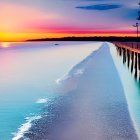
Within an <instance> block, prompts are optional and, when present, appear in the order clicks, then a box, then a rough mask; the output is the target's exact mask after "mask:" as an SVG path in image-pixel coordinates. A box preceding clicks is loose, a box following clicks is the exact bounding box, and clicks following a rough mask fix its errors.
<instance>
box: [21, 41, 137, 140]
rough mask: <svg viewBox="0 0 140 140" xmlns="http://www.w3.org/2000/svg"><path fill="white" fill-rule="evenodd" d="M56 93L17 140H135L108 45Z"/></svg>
mask: <svg viewBox="0 0 140 140" xmlns="http://www.w3.org/2000/svg"><path fill="white" fill-rule="evenodd" d="M77 55H78V54H77ZM58 91H59V93H58V95H59V96H58V97H56V98H55V99H53V100H51V101H50V102H48V104H47V105H46V107H45V108H44V110H43V112H44V113H43V114H42V118H41V119H39V120H36V121H34V122H33V124H32V127H31V129H30V130H29V131H28V132H27V133H26V134H25V135H24V138H21V139H20V140H25V139H26V138H29V139H30V140H138V138H137V135H136V132H135V129H134V127H133V122H132V120H131V118H130V115H129V111H128V106H127V102H126V99H125V96H124V91H123V87H122V84H121V81H120V79H119V76H118V72H117V70H116V68H115V65H114V63H113V60H112V57H111V54H110V50H109V46H108V44H106V43H103V45H102V47H101V48H100V49H99V50H97V51H95V52H93V53H92V54H91V55H90V56H88V57H87V58H86V59H85V60H83V61H82V62H81V63H79V64H78V65H76V66H75V67H73V69H72V70H71V71H70V72H69V73H68V75H67V76H66V79H63V80H60V82H59V89H58Z"/></svg>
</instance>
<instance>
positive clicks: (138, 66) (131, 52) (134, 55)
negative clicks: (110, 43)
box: [114, 42, 140, 81]
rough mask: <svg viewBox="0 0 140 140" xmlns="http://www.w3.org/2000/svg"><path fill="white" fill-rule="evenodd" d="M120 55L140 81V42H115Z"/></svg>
mask: <svg viewBox="0 0 140 140" xmlns="http://www.w3.org/2000/svg"><path fill="white" fill-rule="evenodd" d="M114 44H115V46H116V49H117V52H118V55H119V56H121V57H122V60H123V63H124V64H126V65H127V67H128V68H129V69H130V71H131V73H132V74H133V75H134V77H135V79H136V80H138V81H140V43H137V42H129V43H128V42H115V43H114Z"/></svg>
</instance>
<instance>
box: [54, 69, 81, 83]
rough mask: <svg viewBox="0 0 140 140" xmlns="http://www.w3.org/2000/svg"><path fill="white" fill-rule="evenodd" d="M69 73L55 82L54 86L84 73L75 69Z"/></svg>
mask: <svg viewBox="0 0 140 140" xmlns="http://www.w3.org/2000/svg"><path fill="white" fill-rule="evenodd" d="M70 72H71V71H70ZM70 72H69V73H68V74H66V75H64V76H63V77H61V78H59V79H57V80H55V82H56V84H61V83H63V81H65V80H68V79H69V78H71V77H72V76H79V75H82V74H83V73H84V69H76V70H75V71H74V72H73V73H70Z"/></svg>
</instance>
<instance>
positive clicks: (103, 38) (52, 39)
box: [26, 37, 140, 42]
mask: <svg viewBox="0 0 140 140" xmlns="http://www.w3.org/2000/svg"><path fill="white" fill-rule="evenodd" d="M26 41H27V42H29V41H111V42H114V41H120V42H140V37H139V38H137V37H63V38H41V39H30V40H26Z"/></svg>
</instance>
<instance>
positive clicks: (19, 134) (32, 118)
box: [12, 116, 41, 140]
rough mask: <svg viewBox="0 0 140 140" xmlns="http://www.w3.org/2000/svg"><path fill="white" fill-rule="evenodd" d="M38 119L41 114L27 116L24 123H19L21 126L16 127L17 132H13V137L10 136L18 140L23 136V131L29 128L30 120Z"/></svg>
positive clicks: (13, 139)
mask: <svg viewBox="0 0 140 140" xmlns="http://www.w3.org/2000/svg"><path fill="white" fill-rule="evenodd" d="M38 119H41V116H34V117H27V118H26V123H24V124H22V125H21V127H20V128H19V129H18V132H17V133H15V134H14V138H12V140H19V139H20V138H22V137H23V136H24V133H25V132H27V131H28V130H29V129H30V128H31V126H32V121H34V120H38Z"/></svg>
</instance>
